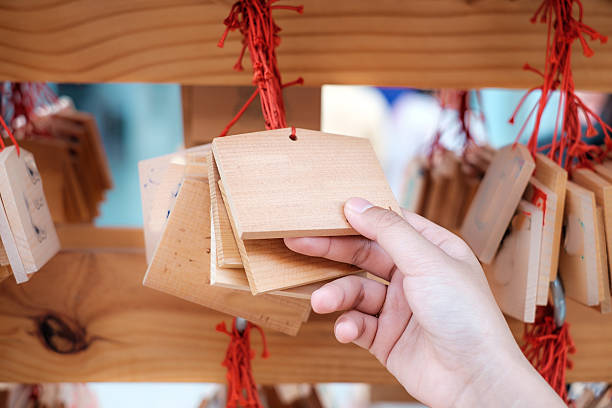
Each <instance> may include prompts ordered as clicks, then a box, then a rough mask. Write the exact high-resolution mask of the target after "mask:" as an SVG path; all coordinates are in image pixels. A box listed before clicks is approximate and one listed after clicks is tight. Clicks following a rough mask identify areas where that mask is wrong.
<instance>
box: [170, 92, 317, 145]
mask: <svg viewBox="0 0 612 408" xmlns="http://www.w3.org/2000/svg"><path fill="white" fill-rule="evenodd" d="M252 95H253V87H252V86H182V87H181V99H182V105H183V133H184V137H185V147H192V146H197V145H200V144H204V143H210V142H211V141H212V139H213V138H214V137H216V136H219V135H220V134H221V132H222V131H223V129H224V128H225V127H226V125H227V124H228V123H230V122H231V121H232V118H233V117H234V115H235V114H236V112H238V111H239V110H240V108H241V107H242V106H243V105H244V103H245V101H247V100H248V99H249V98H250V97H251V96H252ZM283 102H284V108H285V112H286V114H287V120H288V123H291V124H293V126H298V127H301V128H306V129H316V130H318V129H320V128H321V88H320V87H307V86H291V87H285V88H284V89H283ZM260 130H264V121H263V120H262V112H261V104H260V103H251V104H250V105H249V106H248V108H247V109H246V110H245V111H244V113H243V114H242V116H241V117H240V120H239V121H237V122H235V123H233V126H232V127H231V129H230V131H229V134H231V135H236V134H241V133H249V132H257V131H260Z"/></svg>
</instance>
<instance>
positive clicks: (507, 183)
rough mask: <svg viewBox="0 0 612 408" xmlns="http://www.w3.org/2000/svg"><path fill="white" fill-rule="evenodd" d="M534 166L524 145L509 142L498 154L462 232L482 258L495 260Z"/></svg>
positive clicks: (471, 206)
mask: <svg viewBox="0 0 612 408" xmlns="http://www.w3.org/2000/svg"><path fill="white" fill-rule="evenodd" d="M534 168H535V163H534V161H533V159H532V158H531V153H529V150H527V148H526V147H525V146H523V145H516V146H514V145H508V146H505V147H503V148H501V149H500V150H499V151H498V152H497V153H496V154H495V157H494V158H493V161H492V162H491V164H490V165H489V167H488V169H487V172H486V174H485V176H484V178H483V179H482V182H481V183H480V185H479V186H478V191H477V192H476V196H475V197H474V199H473V200H472V203H471V205H470V208H469V209H468V212H467V214H466V216H465V219H464V221H463V225H462V226H461V232H460V234H461V237H462V238H463V239H464V240H465V241H466V242H467V243H468V245H470V247H471V248H472V251H474V253H475V254H476V256H477V257H478V259H480V261H481V262H483V263H485V264H487V263H490V262H491V261H492V260H493V257H494V256H495V253H496V252H497V248H498V247H499V244H500V243H501V241H502V238H503V236H504V232H505V231H506V228H507V227H508V225H509V224H510V220H511V219H512V217H513V216H514V211H515V210H516V208H517V207H518V204H519V202H520V201H521V197H522V196H523V192H524V191H525V188H526V187H527V183H529V178H530V177H531V174H532V172H533V169H534Z"/></svg>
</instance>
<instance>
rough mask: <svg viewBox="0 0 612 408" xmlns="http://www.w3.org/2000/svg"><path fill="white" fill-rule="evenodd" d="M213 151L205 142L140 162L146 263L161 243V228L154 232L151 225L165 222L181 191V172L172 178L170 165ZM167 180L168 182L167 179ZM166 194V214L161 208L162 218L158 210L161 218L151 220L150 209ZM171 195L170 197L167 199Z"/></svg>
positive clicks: (139, 175)
mask: <svg viewBox="0 0 612 408" xmlns="http://www.w3.org/2000/svg"><path fill="white" fill-rule="evenodd" d="M208 150H210V145H202V146H196V147H192V148H190V149H186V150H183V151H179V152H175V153H170V154H166V155H163V156H158V157H153V158H151V159H146V160H141V161H139V162H138V179H139V185H140V200H141V205H142V221H143V226H144V229H143V231H144V240H145V250H146V254H147V263H149V262H150V261H151V258H152V257H153V252H154V251H155V247H156V246H157V243H158V242H159V237H160V234H159V231H157V232H156V231H153V230H152V229H151V228H150V225H151V224H152V223H154V224H158V225H162V226H163V225H165V222H166V219H167V213H168V211H170V210H171V209H172V205H174V199H175V198H176V197H175V193H176V192H177V191H178V190H177V189H178V188H179V185H180V182H181V179H182V177H181V175H180V174H177V172H174V175H175V176H177V177H174V178H169V177H167V176H166V173H167V172H168V168H169V167H170V165H171V164H185V163H186V160H187V159H186V157H187V155H189V154H196V153H200V152H206V151H208ZM164 179H165V181H164ZM162 185H165V187H164V188H163V191H159V190H160V186H162ZM156 196H160V197H163V196H165V197H166V198H167V199H166V200H165V202H166V208H165V210H166V213H164V211H163V210H162V214H161V215H162V217H161V220H160V219H159V215H160V212H159V211H157V216H158V220H152V219H151V212H152V209H153V203H154V201H155V197H156ZM168 198H169V199H168Z"/></svg>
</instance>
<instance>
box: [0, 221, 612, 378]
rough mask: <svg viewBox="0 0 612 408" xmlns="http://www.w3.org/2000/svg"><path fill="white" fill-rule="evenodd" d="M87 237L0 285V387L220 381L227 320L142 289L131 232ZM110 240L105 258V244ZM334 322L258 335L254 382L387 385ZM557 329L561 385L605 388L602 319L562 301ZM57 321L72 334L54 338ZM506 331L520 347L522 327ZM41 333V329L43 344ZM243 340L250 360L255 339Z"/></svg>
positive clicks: (607, 359)
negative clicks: (249, 345) (566, 325)
mask: <svg viewBox="0 0 612 408" xmlns="http://www.w3.org/2000/svg"><path fill="white" fill-rule="evenodd" d="M90 233H91V235H92V236H93V237H96V236H99V237H105V238H104V239H102V240H101V244H102V248H101V249H96V247H97V243H96V242H95V238H92V239H91V240H89V241H88V242H90V243H91V246H92V248H91V249H85V248H83V249H79V250H73V251H70V252H61V253H60V254H58V255H57V256H56V257H55V258H54V259H52V260H51V261H50V262H49V263H48V264H47V265H45V267H43V270H42V273H38V274H35V275H34V276H33V277H32V279H31V280H30V281H29V282H28V284H27V285H17V284H16V283H15V282H14V281H13V280H12V279H7V280H5V281H3V282H2V283H0V381H2V382H19V383H41V382H89V381H139V382H168V381H184V382H225V368H224V367H222V366H221V364H220V363H221V361H222V359H223V356H224V354H225V350H226V347H227V344H228V339H227V338H226V337H225V336H223V335H222V334H220V333H218V332H216V331H215V330H214V327H215V325H216V324H217V323H219V322H220V321H222V320H226V321H229V318H228V317H227V315H224V314H222V313H218V312H215V311H212V310H210V309H207V308H203V307H201V306H199V305H197V304H194V303H191V302H186V301H184V300H181V299H179V298H177V297H174V296H169V295H166V294H164V293H161V292H158V291H155V290H151V289H149V288H146V287H143V286H142V283H141V281H142V275H143V271H144V269H145V268H146V261H145V257H144V251H142V250H141V251H140V252H134V251H125V249H126V248H132V246H133V244H132V243H130V242H124V244H125V245H127V247H126V248H122V247H121V246H122V245H123V243H122V240H121V239H120V236H122V235H124V234H127V235H131V234H134V231H132V230H126V231H122V230H107V229H104V228H92V230H90ZM113 234H114V235H116V236H117V238H118V239H117V240H116V242H117V245H116V248H112V249H111V248H108V247H107V245H106V244H105V242H107V238H106V237H110V236H112V235H113ZM140 234H142V232H140ZM60 281H62V282H67V283H69V284H65V285H57V282H60ZM51 286H53V287H54V290H49V287H51ZM335 317H336V316H335V315H334V316H327V317H325V316H318V315H314V316H312V317H311V319H310V320H309V322H308V323H306V324H304V325H303V327H302V330H301V332H300V335H299V336H297V337H290V336H286V335H283V334H281V333H278V332H274V331H269V330H267V331H266V337H267V339H268V344H269V347H270V354H271V356H270V358H268V359H266V360H262V359H260V358H259V356H257V357H256V359H255V360H254V361H253V364H254V370H255V371H254V372H255V377H256V379H257V381H258V382H259V383H260V384H276V383H283V382H293V383H300V382H306V383H316V382H367V383H373V384H395V383H396V382H395V379H394V378H393V377H391V375H390V374H388V372H387V371H386V370H385V369H384V368H383V367H382V366H381V365H380V364H379V363H378V361H376V359H375V358H374V357H373V356H372V355H370V354H369V353H368V352H367V351H365V350H362V349H359V348H358V347H357V346H354V345H343V344H340V343H338V342H337V341H336V340H335V339H334V337H333V333H332V329H333V324H334V319H335ZM567 320H568V321H569V322H570V323H571V325H572V328H571V330H572V337H573V339H574V341H575V343H576V347H577V349H578V352H577V354H576V355H572V356H570V359H571V360H572V361H573V362H574V368H573V369H572V370H569V371H568V372H567V375H568V382H574V381H606V382H612V371H611V370H610V367H612V357H611V356H612V353H611V347H612V315H601V314H600V313H599V312H598V311H596V310H593V309H591V308H588V307H585V306H582V305H580V304H578V303H576V302H574V301H572V300H571V299H568V303H567ZM58 322H63V323H65V324H66V325H67V327H68V328H69V330H70V331H69V333H81V334H80V335H79V337H77V338H75V339H72V340H71V339H69V338H68V337H66V334H64V335H62V334H59V333H58V331H57V329H58V328H59V326H57V323H58ZM509 325H510V328H511V329H512V331H513V333H514V334H515V336H516V337H517V338H520V337H521V336H522V333H523V325H522V324H521V323H520V322H518V321H516V320H513V319H509ZM41 328H49V329H50V330H49V331H48V332H47V333H48V335H47V337H46V340H45V337H43V336H41V331H40V330H41ZM74 340H78V342H76V341H74ZM252 341H253V347H254V349H255V351H256V353H258V352H259V351H260V350H261V342H260V339H259V337H258V336H254V337H253V338H252ZM54 349H57V350H54ZM59 350H62V351H64V352H65V353H64V354H60V353H58V351H59ZM24 362H27V363H24Z"/></svg>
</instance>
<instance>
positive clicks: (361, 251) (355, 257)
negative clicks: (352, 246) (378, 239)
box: [351, 239, 372, 265]
mask: <svg viewBox="0 0 612 408" xmlns="http://www.w3.org/2000/svg"><path fill="white" fill-rule="evenodd" d="M371 252H372V241H370V240H369V239H362V240H361V243H360V244H359V246H358V247H357V249H356V250H355V252H353V254H352V255H351V264H353V265H363V264H364V263H365V262H366V261H367V260H368V258H369V257H370V253H371Z"/></svg>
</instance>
